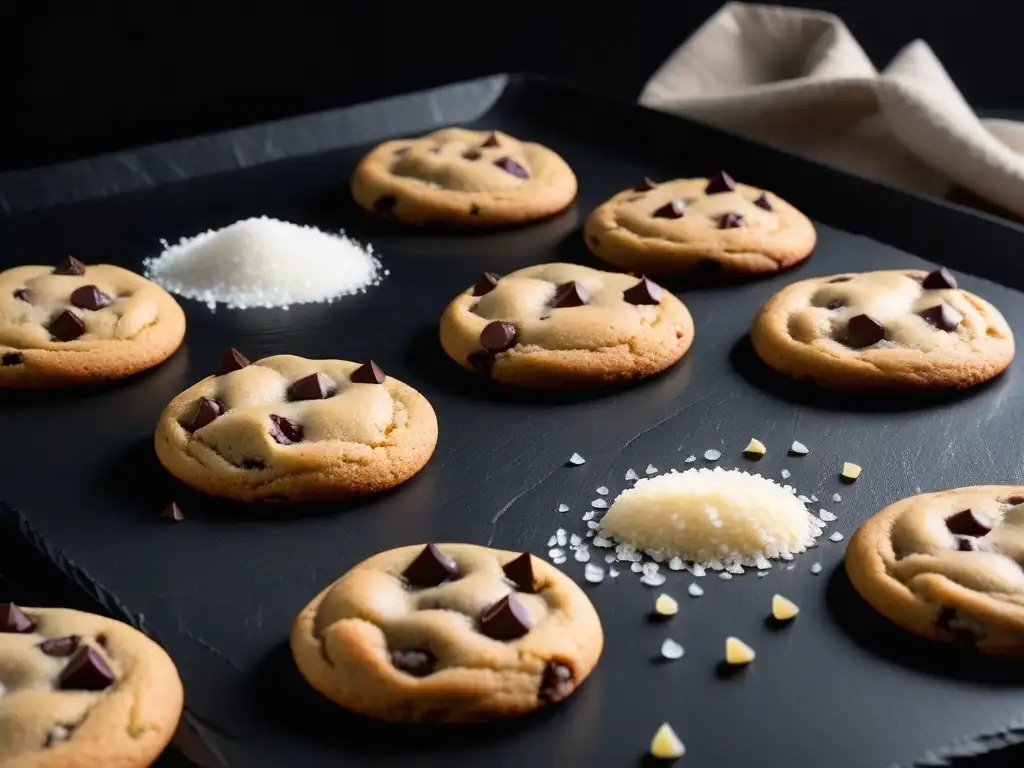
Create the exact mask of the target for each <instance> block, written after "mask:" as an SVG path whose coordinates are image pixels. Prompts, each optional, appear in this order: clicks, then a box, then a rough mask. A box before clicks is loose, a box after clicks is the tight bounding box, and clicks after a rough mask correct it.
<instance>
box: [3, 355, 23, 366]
mask: <svg viewBox="0 0 1024 768" xmlns="http://www.w3.org/2000/svg"><path fill="white" fill-rule="evenodd" d="M23 362H25V358H24V357H22V354H21V353H20V352H8V353H6V354H5V355H4V356H3V357H0V366H3V367H4V368H6V367H8V366H11V365H21V364H22V363H23Z"/></svg>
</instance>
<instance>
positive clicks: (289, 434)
mask: <svg viewBox="0 0 1024 768" xmlns="http://www.w3.org/2000/svg"><path fill="white" fill-rule="evenodd" d="M270 436H271V437H272V438H273V439H274V442H275V443H278V444H279V445H291V444H292V443H301V442H302V437H303V430H302V425H301V424H297V423H296V422H294V421H292V420H291V419H289V418H287V417H285V416H278V415H277V414H276V413H272V414H270Z"/></svg>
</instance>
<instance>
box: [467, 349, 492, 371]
mask: <svg viewBox="0 0 1024 768" xmlns="http://www.w3.org/2000/svg"><path fill="white" fill-rule="evenodd" d="M466 362H467V363H469V364H470V366H471V367H472V368H473V370H474V371H476V372H477V373H479V374H481V375H483V376H490V375H491V370H492V369H493V368H494V355H492V354H491V353H490V352H470V353H469V357H467V358H466Z"/></svg>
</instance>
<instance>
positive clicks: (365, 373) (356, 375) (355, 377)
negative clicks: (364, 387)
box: [349, 360, 387, 384]
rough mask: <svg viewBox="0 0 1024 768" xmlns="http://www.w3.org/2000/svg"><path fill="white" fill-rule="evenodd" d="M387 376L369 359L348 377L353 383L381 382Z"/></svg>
mask: <svg viewBox="0 0 1024 768" xmlns="http://www.w3.org/2000/svg"><path fill="white" fill-rule="evenodd" d="M386 378H387V376H386V375H385V373H384V371H382V370H381V369H380V366H379V365H377V364H376V363H375V362H374V361H373V360H369V361H367V362H365V363H363V364H362V365H360V366H359V367H358V368H356V369H355V370H354V371H352V375H351V376H349V379H351V380H352V382H353V383H355V384H383V383H384V379H386Z"/></svg>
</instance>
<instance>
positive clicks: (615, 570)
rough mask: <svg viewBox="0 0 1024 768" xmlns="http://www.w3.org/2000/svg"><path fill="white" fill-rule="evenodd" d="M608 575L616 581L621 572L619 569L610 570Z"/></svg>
mask: <svg viewBox="0 0 1024 768" xmlns="http://www.w3.org/2000/svg"><path fill="white" fill-rule="evenodd" d="M608 575H609V576H611V577H612V578H613V579H614V578H615V577H616V576H618V575H619V571H618V569H617V568H609V569H608Z"/></svg>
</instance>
